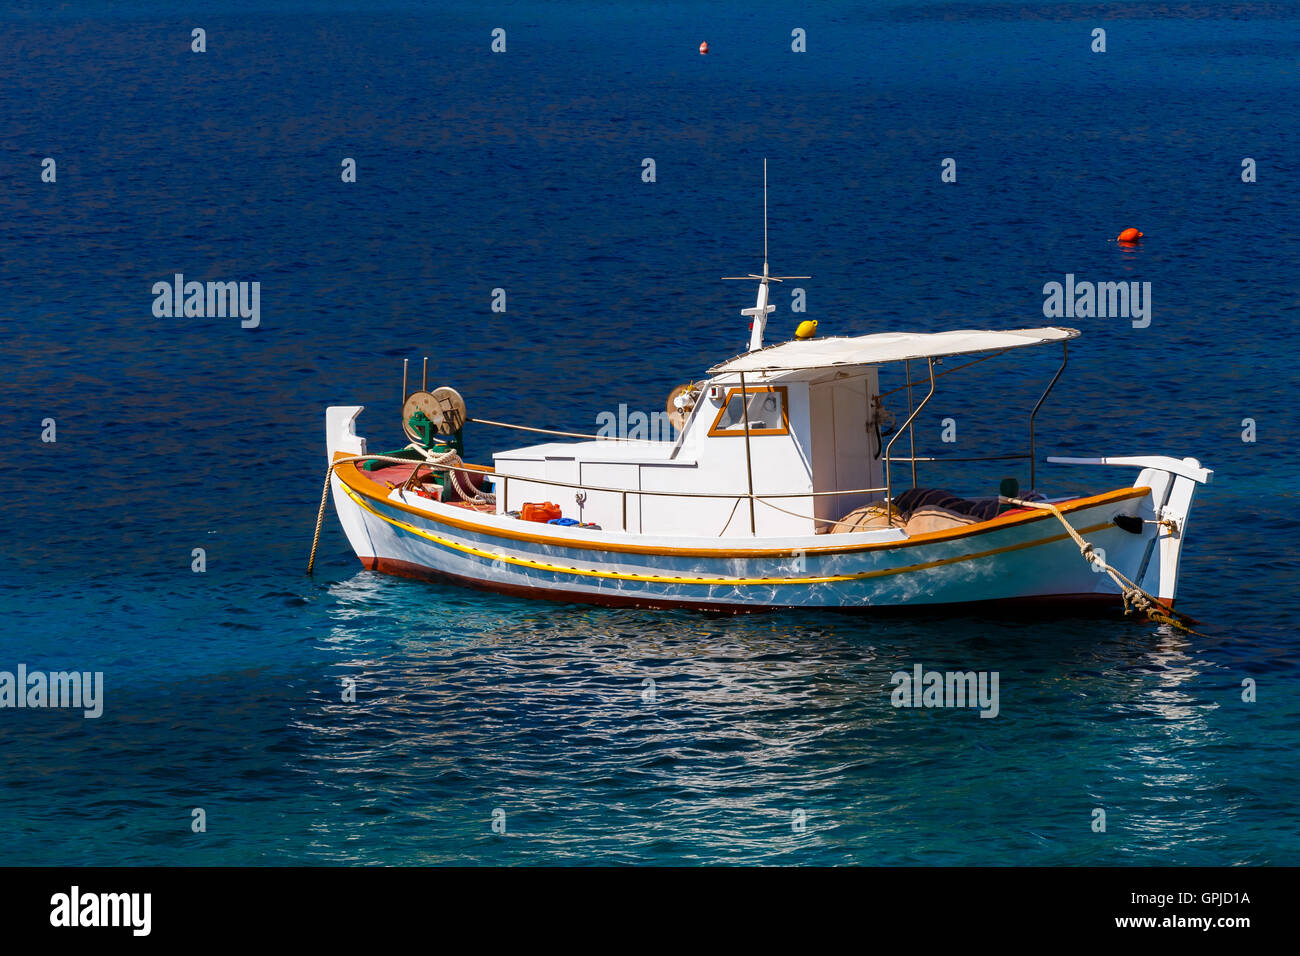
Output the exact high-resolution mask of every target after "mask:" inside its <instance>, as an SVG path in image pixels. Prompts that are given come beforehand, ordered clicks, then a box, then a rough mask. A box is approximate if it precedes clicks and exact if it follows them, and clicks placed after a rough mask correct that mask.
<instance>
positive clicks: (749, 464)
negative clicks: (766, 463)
mask: <svg viewBox="0 0 1300 956" xmlns="http://www.w3.org/2000/svg"><path fill="white" fill-rule="evenodd" d="M740 412H741V415H742V416H743V420H744V423H745V478H746V480H747V481H748V482H749V533H750V535H757V534H758V531H757V524H756V522H755V521H754V463H753V461H752V460H751V458H750V457H749V393H748V392H746V391H745V373H744V372H741V373H740Z"/></svg>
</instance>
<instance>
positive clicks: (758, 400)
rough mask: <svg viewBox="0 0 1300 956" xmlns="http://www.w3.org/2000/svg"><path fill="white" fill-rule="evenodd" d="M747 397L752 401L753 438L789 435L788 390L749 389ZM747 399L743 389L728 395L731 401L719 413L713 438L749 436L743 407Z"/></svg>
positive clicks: (711, 436) (763, 386)
mask: <svg viewBox="0 0 1300 956" xmlns="http://www.w3.org/2000/svg"><path fill="white" fill-rule="evenodd" d="M745 396H746V397H748V399H749V403H748V404H749V434H750V435H788V434H790V418H789V414H788V413H787V410H786V390H785V388H784V387H782V386H779V385H747V386H745ZM742 401H743V397H742V396H741V392H740V389H739V388H732V389H729V390H728V391H727V400H726V401H725V402H723V403H722V407H721V408H720V409H718V417H717V418H715V419H714V420H713V427H712V428H710V429H709V437H710V438H716V437H722V436H727V435H739V436H741V437H744V434H745V415H744V410H743V408H742V406H741V402H742Z"/></svg>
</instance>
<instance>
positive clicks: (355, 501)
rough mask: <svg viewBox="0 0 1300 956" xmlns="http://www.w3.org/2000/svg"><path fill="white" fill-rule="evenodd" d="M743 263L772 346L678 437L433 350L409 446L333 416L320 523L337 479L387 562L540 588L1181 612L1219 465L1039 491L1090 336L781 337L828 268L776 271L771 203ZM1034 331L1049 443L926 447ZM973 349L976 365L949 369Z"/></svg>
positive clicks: (690, 397) (410, 570)
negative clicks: (601, 427)
mask: <svg viewBox="0 0 1300 956" xmlns="http://www.w3.org/2000/svg"><path fill="white" fill-rule="evenodd" d="M764 206H765V207H766V196H765V200H764ZM731 278H745V279H749V280H756V281H757V283H758V291H757V299H756V302H755V305H754V307H753V308H749V309H744V310H742V314H743V315H745V316H747V317H748V318H749V319H750V334H749V348H748V350H747V351H745V352H743V353H742V354H739V355H736V356H733V357H729V358H726V359H725V360H723V361H719V362H718V363H717V364H715V365H714V366H713V367H712V368H710V369H708V371H707V373H706V374H705V375H704V376H703V377H702V378H700V379H699V380H698V381H692V382H689V383H685V384H683V385H681V386H679V387H678V388H676V389H675V390H673V392H672V394H671V395H670V397H669V400H668V402H667V406H666V412H665V414H666V415H667V416H668V417H669V418H670V419H671V421H672V423H673V425H674V426H675V428H676V429H677V430H678V433H677V434H676V435H675V436H670V437H667V438H663V437H661V438H659V439H658V440H650V439H647V438H644V437H641V436H639V435H638V436H627V435H617V434H615V435H606V434H599V435H586V436H584V435H578V434H574V433H569V432H555V431H552V430H548V429H544V428H538V427H534V426H524V425H509V424H507V423H503V422H497V421H490V420H485V419H474V418H470V417H468V414H467V409H466V404H465V401H464V399H463V398H462V397H461V396H460V394H459V393H457V392H456V391H455V390H454V389H453V388H450V387H446V386H443V387H439V388H435V389H433V390H429V389H428V382H427V378H428V361H427V359H426V360H425V366H424V375H423V380H422V382H421V387H420V388H419V389H416V390H413V391H408V387H407V374H406V372H405V370H404V372H403V383H402V395H403V401H402V412H401V417H402V426H403V429H404V432H405V435H406V437H407V438H408V439H409V442H408V443H407V444H406V445H405V446H404V447H400V448H398V449H396V450H392V451H386V452H374V453H372V452H370V451H368V443H367V440H366V438H365V437H363V436H361V435H359V434H358V433H357V418H358V416H359V415H360V414H361V412H362V410H363V407H362V406H357V405H343V406H335V407H331V408H328V409H327V410H326V415H325V424H326V448H327V460H328V465H329V467H328V469H327V474H326V479H325V487H324V489H323V491H322V499H321V516H323V514H324V510H325V496H326V493H330V494H332V496H333V501H334V506H335V509H336V511H337V514H338V518H339V522H340V523H341V525H342V527H343V530H344V532H345V533H346V535H347V538H348V541H349V543H350V544H351V546H352V549H353V550H354V551H355V552H356V554H357V556H358V557H359V558H360V560H361V563H362V565H363V566H364V567H366V568H368V569H371V570H374V571H381V572H386V573H389V574H396V575H404V576H410V577H420V578H437V579H446V580H451V581H455V582H460V583H463V584H466V585H472V586H475V587H480V588H487V589H491V590H493V591H498V592H503V593H506V594H512V595H519V596H524V597H529V598H549V599H557V600H563V601H572V602H586V603H592V604H600V605H611V606H636V607H649V608H666V607H685V608H698V609H708V610H717V611H754V610H763V609H775V608H813V607H816V608H857V609H865V608H893V607H927V606H944V607H954V608H955V607H962V606H969V605H986V604H990V603H1012V604H1022V605H1023V604H1033V603H1036V602H1037V603H1041V602H1052V603H1053V604H1057V603H1065V602H1068V603H1076V604H1080V603H1100V604H1114V605H1116V606H1122V607H1123V608H1124V609H1125V610H1126V611H1134V610H1136V611H1139V612H1142V613H1145V614H1147V615H1148V616H1161V615H1164V616H1165V617H1166V618H1167V617H1168V616H1169V614H1170V613H1172V607H1173V604H1174V599H1175V596H1176V592H1177V586H1178V568H1179V560H1180V557H1181V553H1182V547H1183V543H1184V540H1185V538H1186V534H1187V527H1188V519H1189V516H1190V511H1191V505H1192V498H1193V494H1194V492H1195V490H1196V487H1197V486H1198V485H1200V484H1204V483H1206V482H1208V481H1209V480H1210V478H1211V476H1212V474H1213V473H1212V472H1211V471H1210V470H1208V469H1206V468H1203V467H1202V466H1201V464H1200V463H1199V462H1198V461H1197V460H1196V459H1194V458H1175V457H1169V456H1164V455H1156V454H1145V455H1125V456H1120V457H1109V456H1108V457H1100V458H1068V457H1048V458H1047V459H1046V462H1047V463H1051V464H1055V465H1059V466H1079V467H1085V468H1091V469H1094V470H1093V471H1092V472H1089V473H1088V474H1095V475H1098V476H1102V475H1109V474H1112V473H1113V469H1117V468H1122V469H1130V470H1131V471H1132V472H1135V477H1134V478H1133V481H1132V484H1129V485H1121V486H1115V485H1113V484H1101V485H1100V487H1099V488H1097V489H1096V490H1095V492H1094V493H1090V494H1086V495H1082V496H1079V495H1061V494H1056V495H1053V494H1052V488H1051V485H1050V483H1047V484H1046V485H1045V486H1044V488H1043V489H1042V490H1040V489H1039V487H1038V484H1037V481H1038V476H1039V468H1038V465H1039V462H1038V460H1037V447H1036V444H1035V438H1034V426H1035V419H1036V417H1037V415H1038V413H1039V410H1040V409H1041V408H1042V407H1043V404H1044V402H1045V401H1046V400H1047V398H1048V395H1049V394H1050V392H1051V391H1052V388H1053V386H1055V384H1056V382H1057V380H1058V379H1059V378H1060V377H1061V374H1062V373H1063V372H1064V370H1065V367H1066V363H1067V360H1068V357H1069V343H1070V342H1071V341H1072V340H1073V339H1074V338H1076V337H1077V336H1078V335H1079V332H1078V331H1076V330H1075V329H1070V328H1063V327H1057V326H1048V327H1041V328H1027V329H1015V330H1003V331H997V330H970V329H963V330H957V331H945V332H929V333H926V332H878V333H873V334H867V335H858V336H847V337H818V336H817V334H816V330H815V328H814V325H815V324H814V323H810V322H804V323H802V324H801V325H800V327H799V328H798V330H797V332H796V335H795V336H794V337H793V338H791V339H790V340H788V341H781V342H777V343H774V344H769V343H767V342H766V341H765V332H766V328H767V325H768V319H769V317H770V315H771V313H772V312H773V310H774V306H773V305H772V304H770V303H769V301H768V300H769V290H770V289H771V288H772V283H776V282H780V281H783V280H786V279H791V278H806V277H791V276H772V275H770V274H769V270H768V264H767V250H766V209H765V215H764V262H763V272H762V274H761V275H758V274H753V275H750V276H746V277H731ZM1022 348H1059V349H1060V351H1061V362H1060V365H1059V367H1057V369H1056V373H1055V375H1054V376H1053V377H1052V378H1051V381H1050V382H1048V383H1047V386H1046V389H1045V390H1044V391H1043V392H1042V394H1041V397H1040V398H1039V399H1038V401H1037V403H1036V404H1035V405H1034V406H1033V410H1032V412H1031V413H1030V414H1029V416H1028V422H1027V426H1028V441H1027V449H1026V450H1025V451H1024V452H1023V453H1018V454H1014V455H1000V456H984V457H982V458H980V457H976V458H965V459H953V458H935V457H928V456H919V455H917V453H916V432H915V424H916V420H917V416H918V414H919V413H921V411H922V410H923V409H924V408H925V407H926V406H927V404H928V403H929V402H930V401H931V400H932V398H933V397H934V395H935V392H936V387H937V383H938V379H939V378H941V377H942V376H944V375H947V374H950V373H952V372H956V371H958V370H960V369H965V368H967V367H968V366H969V365H973V364H976V363H978V362H982V361H983V360H984V359H986V358H988V357H992V356H997V355H1002V354H1005V353H1006V352H1008V351H1011V350H1015V349H1022ZM954 357H970V358H969V361H966V360H965V359H964V360H963V364H961V365H958V366H957V367H956V368H943V369H942V371H940V372H938V373H936V366H937V365H939V364H940V363H942V362H944V360H946V359H951V358H954ZM900 366H901V369H902V371H903V374H904V377H905V382H906V387H905V388H902V389H901V390H895V389H890V390H886V391H883V392H882V387H881V378H880V374H881V371H882V369H885V368H889V367H893V368H898V367H900ZM404 368H405V366H404ZM896 396H897V397H896ZM918 398H919V401H917V400H916V399H918ZM895 402H897V403H898V408H897V410H896V412H895V411H894V410H891V409H890V408H889V405H890V403H895ZM471 424H474V425H476V426H478V425H481V426H483V427H503V428H513V429H517V430H522V431H524V432H526V433H530V434H531V435H537V434H541V435H545V436H546V438H547V439H548V440H545V441H542V442H541V443H533V444H527V445H523V446H522V447H512V448H505V449H503V450H501V451H497V452H496V453H495V454H494V455H493V456H492V463H491V464H490V465H489V464H477V465H476V464H471V463H467V462H465V461H464V460H463V459H462V457H461V456H462V454H463V449H464V430H465V429H466V428H467V427H468V426H470V425H471ZM556 439H561V440H556ZM992 460H999V461H1008V462H1009V461H1016V462H1018V463H1019V464H1018V465H1017V466H1016V467H1019V468H1021V469H1022V474H1021V476H1020V477H1027V478H1028V485H1027V487H1026V489H1025V490H1024V491H1021V489H1020V485H1019V478H1009V479H1005V480H1003V481H1002V482H1001V485H1000V486H999V487H998V489H997V493H996V494H985V495H978V494H970V493H969V492H967V493H965V494H963V493H961V490H960V489H959V490H958V491H953V490H950V489H949V488H944V487H931V486H926V485H925V484H923V483H922V482H921V481H919V479H918V475H919V474H920V473H921V471H923V470H924V469H925V468H928V467H929V466H930V465H931V464H932V463H935V462H946V461H969V462H974V461H992ZM1025 472H1027V474H1025ZM321 516H318V522H317V541H319V536H320V517H321ZM315 551H316V547H315V545H313V550H312V561H313V562H314V559H315Z"/></svg>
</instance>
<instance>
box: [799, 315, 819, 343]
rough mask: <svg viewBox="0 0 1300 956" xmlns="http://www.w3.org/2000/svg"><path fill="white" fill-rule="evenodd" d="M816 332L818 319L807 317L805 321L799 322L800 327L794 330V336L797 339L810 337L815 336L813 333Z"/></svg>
mask: <svg viewBox="0 0 1300 956" xmlns="http://www.w3.org/2000/svg"><path fill="white" fill-rule="evenodd" d="M816 332H817V320H816V319H805V320H804V321H802V322H800V323H799V328H797V329H795V330H794V337H795V338H796V339H810V338H812V337H813V335H815V334H816Z"/></svg>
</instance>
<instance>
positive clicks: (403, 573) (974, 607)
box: [361, 557, 1164, 616]
mask: <svg viewBox="0 0 1300 956" xmlns="http://www.w3.org/2000/svg"><path fill="white" fill-rule="evenodd" d="M361 565H362V567H364V568H366V569H367V570H369V571H380V572H382V573H384V574H392V575H395V576H397V577H402V578H415V579H417V580H421V581H450V582H452V583H454V584H461V585H464V586H466V587H471V588H475V589H477V590H480V591H492V592H494V593H497V594H507V595H510V596H511V597H520V598H529V599H537V600H543V601H559V602H562V603H565V604H594V605H597V606H600V607H635V608H645V609H649V610H675V609H686V610H692V611H714V612H717V613H723V614H758V613H763V612H765V611H783V610H818V611H854V612H862V611H869V612H872V613H879V614H889V613H907V614H923V613H930V614H935V613H940V612H953V611H957V612H961V611H987V610H992V609H998V610H1001V611H1011V612H1018V613H1019V614H1021V615H1024V616H1042V615H1050V614H1058V615H1059V614H1060V613H1061V612H1062V611H1066V610H1069V611H1073V612H1075V613H1078V612H1080V611H1092V612H1097V611H1100V610H1106V611H1110V610H1113V609H1114V608H1118V607H1122V606H1123V600H1122V599H1121V598H1120V596H1119V595H1118V594H1050V595H1033V596H1028V597H1022V598H997V599H994V600H990V601H963V602H955V603H951V604H913V605H903V604H881V605H871V604H861V605H852V606H850V605H826V606H820V605H817V606H808V607H805V606H802V605H782V604H723V603H718V602H710V601H669V600H662V599H656V598H641V597H634V596H632V595H627V594H592V593H590V592H586V591H565V590H561V589H559V588H538V587H528V586H526V585H522V584H502V583H500V582H497V581H483V580H480V579H479V578H468V577H464V576H462V575H459V574H452V573H450V572H447V571H435V570H434V569H433V568H426V567H425V566H424V565H422V564H413V563H412V562H410V561H401V560H398V559H396V558H373V557H369V558H362V559H361ZM1161 603H1164V602H1161Z"/></svg>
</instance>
